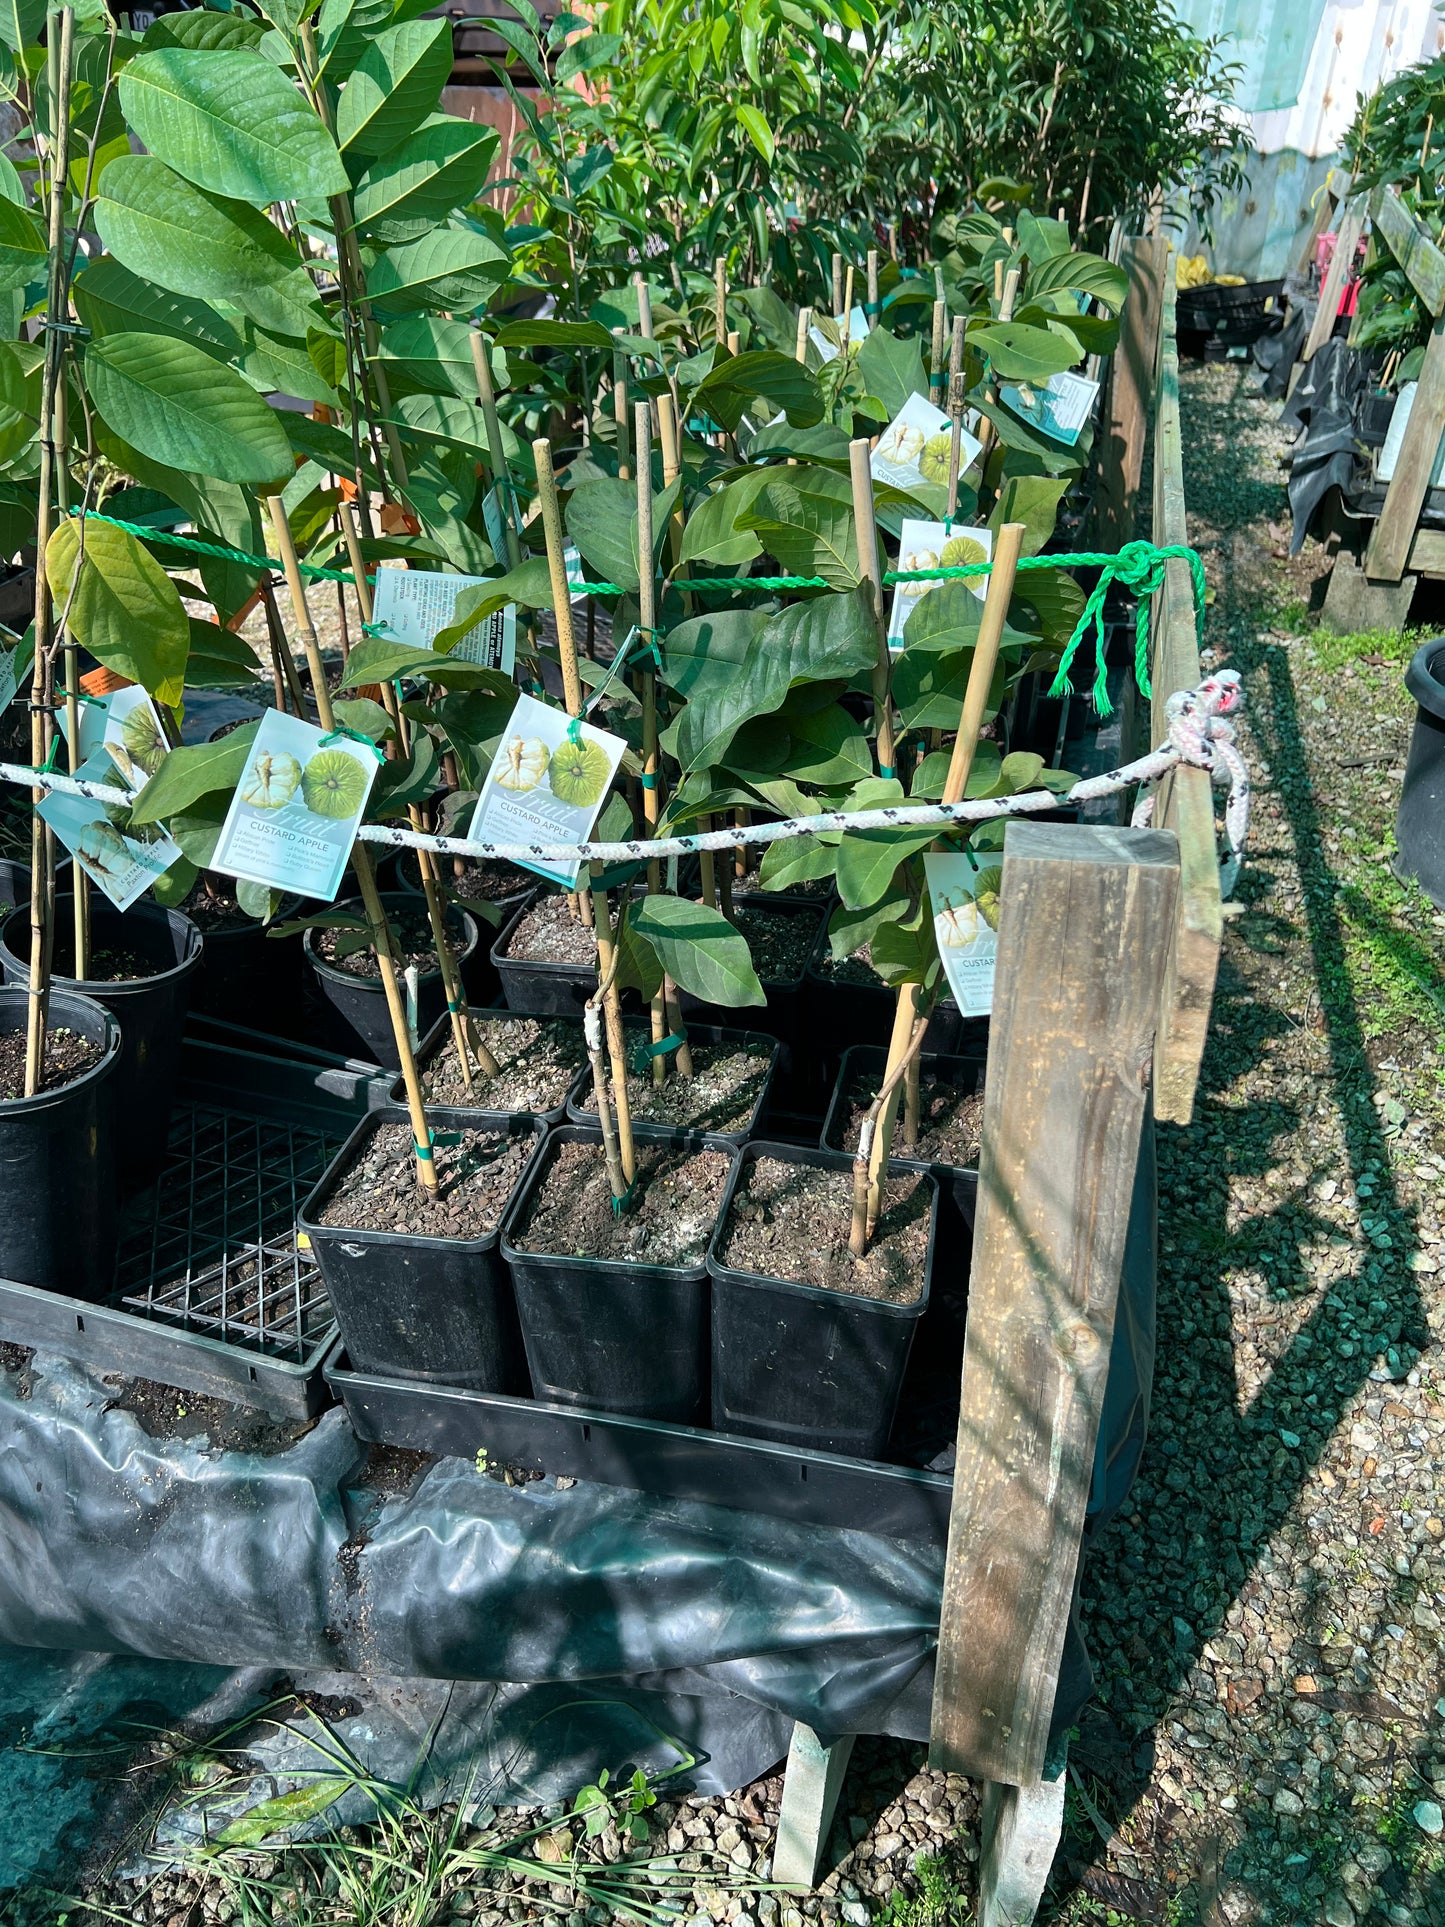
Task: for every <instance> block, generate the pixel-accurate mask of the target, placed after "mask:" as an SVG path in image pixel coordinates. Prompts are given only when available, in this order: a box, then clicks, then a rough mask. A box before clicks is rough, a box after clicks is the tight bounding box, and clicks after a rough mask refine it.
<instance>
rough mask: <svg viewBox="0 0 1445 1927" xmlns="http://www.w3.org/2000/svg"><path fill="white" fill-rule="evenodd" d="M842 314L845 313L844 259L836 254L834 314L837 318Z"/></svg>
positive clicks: (834, 262)
mask: <svg viewBox="0 0 1445 1927" xmlns="http://www.w3.org/2000/svg"><path fill="white" fill-rule="evenodd" d="M842 312H843V257H842V255H841V254H835V255H834V256H833V313H834V315H835V316H836V315H840V314H842Z"/></svg>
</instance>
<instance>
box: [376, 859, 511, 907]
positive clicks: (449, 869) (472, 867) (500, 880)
mask: <svg viewBox="0 0 1445 1927" xmlns="http://www.w3.org/2000/svg"><path fill="white" fill-rule="evenodd" d="M437 862H438V863H439V864H440V865H441V882H442V886H443V888H444V889H446V890H448V891H450V892H451V894H452V895H453V896H458V897H476V898H479V899H480V900H481V901H482V902H483V903H502V902H503V901H505V899H506V898H508V897H517V896H521V895H522V894H523V893H524V892H525V891H527V890H535V889H536V888H537V883H538V879H537V878H536V877H534V876H533V875H532V874H531V872H530V871H527V870H519V869H518V868H517V867H516V865H515V864H513V863H502V862H484V861H475V860H474V859H473V858H471V857H463V858H462V859H461V866H462V870H461V875H460V876H458V875H457V873H456V870H455V869H454V867H453V866H454V865H455V863H456V862H457V859H456V858H455V857H451V856H442V857H438V858H437ZM398 872H399V874H400V876H401V877H402V879H403V880H404V882H405V886H406V888H407V889H408V890H415V891H420V889H421V871H420V870H419V869H418V868H417V862H416V858H415V856H413V855H412V854H410V853H409V852H408V853H406V854H404V855H403V856H402V858H401V862H400V864H399V865H398Z"/></svg>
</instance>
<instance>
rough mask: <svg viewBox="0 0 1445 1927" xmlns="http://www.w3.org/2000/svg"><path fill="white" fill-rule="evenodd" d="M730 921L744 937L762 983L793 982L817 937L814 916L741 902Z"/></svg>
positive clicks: (802, 967) (801, 969) (801, 971)
mask: <svg viewBox="0 0 1445 1927" xmlns="http://www.w3.org/2000/svg"><path fill="white" fill-rule="evenodd" d="M733 922H734V923H735V924H736V926H737V928H738V929H739V931H741V933H742V935H743V936H744V937H745V938H746V939H747V946H748V949H749V951H751V953H752V959H753V969H754V970H755V971H756V972H757V973H758V976H759V978H760V979H761V980H762V981H763V983H765V984H787V983H795V982H796V981H797V979H798V978H799V977H801V976H802V974H803V969H804V966H805V965H806V963H807V961H808V958H809V956H810V955H811V954H812V949H813V945H814V944H815V943H816V942H817V940H818V925H817V920H816V918H814V917H808V916H801V915H795V914H793V913H791V912H789V911H787V910H783V909H778V910H766V909H764V908H763V907H762V906H761V905H754V904H744V905H743V907H742V908H741V909H740V910H739V911H738V913H737V915H736V916H735V917H734V919H733Z"/></svg>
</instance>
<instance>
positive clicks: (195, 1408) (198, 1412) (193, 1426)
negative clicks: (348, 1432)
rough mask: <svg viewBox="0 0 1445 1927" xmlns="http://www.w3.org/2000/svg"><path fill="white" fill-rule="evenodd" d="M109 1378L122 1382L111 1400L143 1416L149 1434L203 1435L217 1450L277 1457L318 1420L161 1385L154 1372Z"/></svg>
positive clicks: (159, 1436) (118, 1407)
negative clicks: (272, 1413)
mask: <svg viewBox="0 0 1445 1927" xmlns="http://www.w3.org/2000/svg"><path fill="white" fill-rule="evenodd" d="M106 1383H107V1385H110V1384H114V1385H115V1388H116V1390H115V1396H114V1397H113V1398H112V1399H111V1401H110V1402H111V1405H112V1406H113V1407H114V1408H115V1409H116V1410H118V1411H122V1412H130V1413H131V1414H133V1416H134V1417H135V1418H137V1419H139V1421H140V1424H141V1429H142V1430H143V1431H144V1432H145V1433H146V1434H147V1436H148V1437H150V1438H153V1439H203V1440H204V1441H205V1442H206V1444H208V1445H209V1446H211V1447H212V1449H213V1450H215V1451H217V1452H255V1453H258V1454H259V1455H260V1456H261V1457H262V1458H271V1457H272V1456H273V1455H274V1454H275V1453H278V1452H284V1451H286V1450H287V1449H288V1448H289V1447H290V1446H293V1445H294V1444H295V1443H296V1441H297V1440H298V1439H302V1438H304V1437H305V1436H306V1434H307V1433H308V1432H309V1431H310V1430H311V1429H312V1427H313V1426H314V1425H315V1423H316V1421H315V1419H297V1420H290V1419H278V1418H272V1417H271V1416H270V1415H269V1414H268V1413H266V1412H257V1411H252V1410H250V1408H249V1407H247V1406H244V1405H232V1404H231V1403H230V1402H229V1400H227V1399H222V1398H210V1397H208V1396H207V1395H206V1394H205V1393H204V1392H187V1391H184V1390H181V1389H179V1388H177V1387H176V1386H174V1385H160V1384H157V1383H156V1381H155V1380H154V1379H149V1378H119V1377H117V1378H115V1379H110V1378H107V1379H106Z"/></svg>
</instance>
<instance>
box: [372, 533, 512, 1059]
mask: <svg viewBox="0 0 1445 1927" xmlns="http://www.w3.org/2000/svg"><path fill="white" fill-rule="evenodd" d="M337 513H338V515H339V516H340V518H341V532H342V535H343V537H344V538H345V542H346V552H347V554H348V555H349V556H350V558H351V573H352V574H353V575H354V576H355V578H356V601H357V606H358V607H359V608H360V610H361V620H362V622H363V623H369V622H370V621H371V619H372V615H373V613H374V610H375V606H376V605H375V603H374V601H373V599H372V594H371V584H370V582H369V581H368V580H367V577H366V565H365V563H364V562H363V561H362V556H361V542H360V540H359V538H358V536H357V532H356V518H355V516H354V515H353V514H352V511H351V504H350V502H341V503H339V504H338V506H337ZM381 701H382V706H383V708H384V709H385V710H386V713H387V717H388V719H389V720H390V723H391V726H392V728H393V729H394V730H395V731H396V742H397V748H398V749H399V750H400V751H401V753H402V755H406V754H407V753H408V751H409V749H410V747H411V745H410V742H409V739H408V737H409V733H408V730H407V727H406V718H405V716H403V715H402V713H401V705H400V703H399V702H398V701H397V699H396V691H395V690H394V689H393V688H392V686H391V684H390V683H389V682H383V683H382V684H381ZM407 819H408V821H409V822H410V824H411V827H412V828H413V829H414V830H416V831H417V832H418V833H420V832H423V831H425V829H426V819H425V818H424V817H423V815H422V813H421V805H420V804H419V803H412V804H410V805H408V808H407ZM416 860H417V868H418V870H419V871H420V872H421V887H422V892H423V894H424V895H425V897H426V911H427V920H428V922H429V923H430V924H431V934H432V942H433V943H434V944H435V945H436V953H437V963H438V964H439V965H440V967H441V974H442V989H443V991H444V992H445V993H446V1000H447V1011H448V1014H449V1015H450V1017H451V1020H452V1042H453V1043H454V1044H455V1046H456V1052H457V1062H458V1063H459V1064H460V1065H461V1068H462V1082H463V1084H464V1085H465V1086H466V1088H467V1090H468V1091H470V1090H471V1088H472V1055H473V1053H475V1055H476V1059H477V1064H478V1067H479V1068H480V1070H481V1072H482V1075H483V1076H484V1077H496V1076H497V1075H498V1073H499V1070H500V1066H499V1065H498V1063H497V1060H496V1058H495V1057H494V1056H493V1055H492V1053H491V1051H489V1050H488V1049H487V1046H486V1045H485V1044H484V1043H482V1041H481V1039H480V1038H479V1037H478V1036H477V1034H476V1031H475V1029H474V1028H473V1025H472V1013H471V1011H470V1009H469V1008H468V1005H467V993H466V990H465V989H464V988H463V985H462V977H461V971H460V969H459V967H458V964H457V960H456V958H455V957H454V956H453V955H452V950H451V946H450V944H448V942H447V918H446V905H445V904H444V902H443V901H442V894H441V888H440V885H439V883H438V880H437V871H436V858H435V856H434V855H433V854H432V852H431V851H430V850H418V851H417V853H416Z"/></svg>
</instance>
